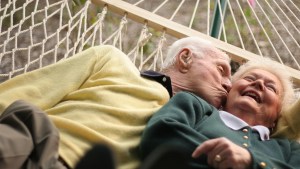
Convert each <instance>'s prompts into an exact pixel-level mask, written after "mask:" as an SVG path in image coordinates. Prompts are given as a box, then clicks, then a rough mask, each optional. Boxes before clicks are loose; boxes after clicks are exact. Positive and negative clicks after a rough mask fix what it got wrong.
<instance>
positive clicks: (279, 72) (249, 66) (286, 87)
mask: <svg viewBox="0 0 300 169" xmlns="http://www.w3.org/2000/svg"><path fill="white" fill-rule="evenodd" d="M253 69H262V70H265V71H268V72H270V73H272V74H274V75H275V76H276V77H277V78H278V79H279V81H280V82H281V84H282V87H283V94H282V96H281V105H282V109H281V110H283V109H285V108H287V106H289V105H290V103H291V102H293V101H294V99H295V93H294V88H293V84H292V81H291V76H290V74H289V72H288V71H287V70H286V69H285V67H284V66H283V65H281V64H279V63H277V62H275V61H274V60H272V59H270V58H267V57H260V58H256V59H253V60H250V61H248V62H246V63H245V64H243V65H241V66H240V67H239V69H238V70H237V71H236V73H234V75H233V76H232V83H234V82H235V81H236V80H238V79H240V78H241V77H242V76H243V75H244V74H245V73H247V72H249V71H251V70H253Z"/></svg>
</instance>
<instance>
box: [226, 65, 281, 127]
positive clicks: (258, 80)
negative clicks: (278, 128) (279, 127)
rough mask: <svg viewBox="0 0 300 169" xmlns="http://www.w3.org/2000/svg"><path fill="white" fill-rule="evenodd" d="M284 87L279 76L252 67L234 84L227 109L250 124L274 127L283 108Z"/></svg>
mask: <svg viewBox="0 0 300 169" xmlns="http://www.w3.org/2000/svg"><path fill="white" fill-rule="evenodd" d="M282 93H283V87H282V84H281V83H280V81H279V79H278V78H277V76H275V75H274V74H272V73H270V72H268V71H266V70H262V69H252V70H250V71H248V72H247V73H245V74H244V75H243V76H242V77H241V78H240V79H238V80H237V81H235V82H234V83H233V84H232V88H231V90H230V92H229V95H228V98H227V103H226V106H225V110H226V111H228V112H229V113H232V114H234V115H236V116H237V117H239V118H241V119H243V120H244V121H246V122H247V123H248V124H249V125H252V126H253V125H264V126H266V127H269V128H270V127H273V126H274V122H275V121H276V120H277V119H278V115H279V112H280V110H281V96H282Z"/></svg>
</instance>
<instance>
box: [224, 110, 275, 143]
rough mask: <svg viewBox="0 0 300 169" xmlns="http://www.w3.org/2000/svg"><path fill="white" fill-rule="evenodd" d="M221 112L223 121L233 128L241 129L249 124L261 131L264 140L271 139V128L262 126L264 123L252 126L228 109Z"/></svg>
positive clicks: (261, 137)
mask: <svg viewBox="0 0 300 169" xmlns="http://www.w3.org/2000/svg"><path fill="white" fill-rule="evenodd" d="M219 112H220V117H221V119H222V121H223V122H224V123H225V125H226V126H228V127H229V128H231V129H233V130H239V129H241V128H243V127H246V126H249V127H251V128H252V129H254V130H256V131H257V132H258V133H259V135H260V139H261V140H263V141H264V140H269V139H270V130H269V129H268V128H267V127H265V126H262V125H257V126H250V125H249V124H248V123H246V122H245V121H244V120H242V119H240V118H238V117H236V116H234V115H232V114H230V113H228V112H226V111H223V110H221V111H219Z"/></svg>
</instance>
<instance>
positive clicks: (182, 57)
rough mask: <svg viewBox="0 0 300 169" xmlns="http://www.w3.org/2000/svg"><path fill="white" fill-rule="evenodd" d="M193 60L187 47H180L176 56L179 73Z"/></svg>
mask: <svg viewBox="0 0 300 169" xmlns="http://www.w3.org/2000/svg"><path fill="white" fill-rule="evenodd" d="M192 62H193V58H192V52H191V50H190V49H188V48H184V49H182V50H181V51H180V52H179V54H178V56H177V65H178V69H179V71H180V72H181V73H186V72H188V70H189V69H190V67H191V65H192Z"/></svg>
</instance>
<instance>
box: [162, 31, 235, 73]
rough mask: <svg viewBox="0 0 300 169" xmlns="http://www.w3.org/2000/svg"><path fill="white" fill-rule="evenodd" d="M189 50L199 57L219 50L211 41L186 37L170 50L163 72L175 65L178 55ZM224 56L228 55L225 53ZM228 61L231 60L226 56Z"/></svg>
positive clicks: (174, 44) (175, 43)
mask: <svg viewBox="0 0 300 169" xmlns="http://www.w3.org/2000/svg"><path fill="white" fill-rule="evenodd" d="M184 48H188V49H190V50H191V51H192V52H193V53H197V55H196V56H197V57H200V58H202V57H205V55H206V54H207V53H208V52H207V51H216V50H218V49H217V48H215V47H213V46H212V44H211V42H210V41H207V40H204V39H201V38H199V37H185V38H182V39H179V40H177V41H175V42H174V43H173V44H172V45H171V46H170V47H169V49H168V53H167V56H166V58H165V60H164V63H163V65H162V70H166V69H168V68H170V67H171V66H173V65H174V63H175V61H176V56H177V55H178V53H179V52H180V51H181V50H182V49H184ZM224 55H226V54H225V53H224ZM226 57H227V59H228V61H229V60H230V59H229V57H228V56H227V55H226Z"/></svg>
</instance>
